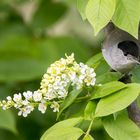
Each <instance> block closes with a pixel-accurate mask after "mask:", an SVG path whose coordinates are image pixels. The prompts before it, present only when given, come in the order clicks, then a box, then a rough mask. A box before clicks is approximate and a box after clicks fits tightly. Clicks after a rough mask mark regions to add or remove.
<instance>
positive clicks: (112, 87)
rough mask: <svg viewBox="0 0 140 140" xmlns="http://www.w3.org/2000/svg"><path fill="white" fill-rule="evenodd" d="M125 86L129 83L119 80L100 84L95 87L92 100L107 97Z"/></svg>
mask: <svg viewBox="0 0 140 140" xmlns="http://www.w3.org/2000/svg"><path fill="white" fill-rule="evenodd" d="M125 87H127V85H126V84H124V83H122V82H119V81H113V82H109V83H106V84H104V85H102V86H98V87H97V88H96V89H95V91H93V93H92V95H91V100H92V99H97V98H102V97H105V96H107V95H109V94H112V93H114V92H116V91H118V90H121V89H123V88H125Z"/></svg>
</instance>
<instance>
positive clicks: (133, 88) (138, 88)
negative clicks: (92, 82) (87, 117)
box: [95, 83, 140, 117]
mask: <svg viewBox="0 0 140 140" xmlns="http://www.w3.org/2000/svg"><path fill="white" fill-rule="evenodd" d="M139 93H140V84H135V83H133V84H128V87H127V88H124V89H122V90H120V91H117V92H116V93H115V94H111V95H109V96H107V97H105V98H102V99H100V101H99V103H98V104H97V108H96V111H95V116H96V117H101V116H107V115H109V114H112V113H115V112H117V111H120V110H123V109H124V108H126V107H127V106H128V105H130V104H131V103H132V102H133V101H134V100H135V99H136V98H137V97H138V95H139Z"/></svg>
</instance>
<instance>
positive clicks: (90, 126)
mask: <svg viewBox="0 0 140 140" xmlns="http://www.w3.org/2000/svg"><path fill="white" fill-rule="evenodd" d="M92 124H93V120H92V121H91V122H90V125H89V127H88V130H87V132H86V134H85V136H84V138H85V137H87V136H88V135H89V133H90V131H91V128H92Z"/></svg>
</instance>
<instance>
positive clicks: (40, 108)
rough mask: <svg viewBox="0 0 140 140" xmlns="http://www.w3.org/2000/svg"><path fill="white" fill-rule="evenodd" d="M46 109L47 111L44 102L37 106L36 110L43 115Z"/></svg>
mask: <svg viewBox="0 0 140 140" xmlns="http://www.w3.org/2000/svg"><path fill="white" fill-rule="evenodd" d="M46 109H47V106H46V104H45V102H41V103H40V104H39V106H38V110H39V111H41V113H43V114H44V113H45V112H46Z"/></svg>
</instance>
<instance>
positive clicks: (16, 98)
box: [13, 93, 22, 102]
mask: <svg viewBox="0 0 140 140" xmlns="http://www.w3.org/2000/svg"><path fill="white" fill-rule="evenodd" d="M13 100H14V101H15V102H20V101H21V100H22V96H21V93H19V94H14V98H13Z"/></svg>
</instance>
